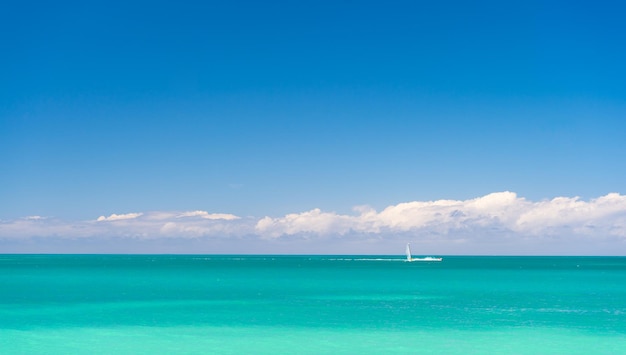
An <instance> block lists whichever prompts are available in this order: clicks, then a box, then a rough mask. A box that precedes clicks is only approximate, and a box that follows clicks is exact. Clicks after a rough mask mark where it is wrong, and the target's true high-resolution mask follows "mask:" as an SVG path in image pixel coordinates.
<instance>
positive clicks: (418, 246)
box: [0, 0, 626, 255]
mask: <svg viewBox="0 0 626 355" xmlns="http://www.w3.org/2000/svg"><path fill="white" fill-rule="evenodd" d="M625 10H626V5H624V4H622V3H619V2H614V1H595V2H575V3H572V2H568V1H525V2H521V3H502V2H497V1H476V2H464V1H453V0H450V1H447V0H444V1H438V2H422V1H391V2H385V3H381V2H373V1H359V2H352V1H312V2H308V1H300V2H288V1H268V2H248V1H229V2H214V1H187V2H168V1H150V2H148V1H106V2H102V1H95V2H88V3H85V2H80V1H60V2H54V3H45V2H37V1H35V2H31V1H23V2H10V3H9V4H6V5H5V6H4V10H3V11H2V14H0V33H1V34H0V37H1V38H2V43H3V44H4V46H3V48H4V50H3V55H2V56H0V77H2V83H3V85H0V162H1V163H2V165H1V166H2V167H1V168H0V253H12V252H20V253H23V252H24V253H29V252H33V253H40V252H41V253H64V252H68V253H74V252H77V253H100V252H102V253H109V252H111V253H194V252H199V253H235V254H236V253H280V254H284V253H287V254H288V253H305V254H307V253H311V254H316V253H322V254H345V253H349V254H377V253H379V254H402V252H403V250H404V244H405V243H407V242H411V243H412V245H413V246H414V249H415V250H414V252H415V254H418V255H419V254H424V253H426V254H430V253H434V254H444V255H445V254H505V255H626V195H625V194H626V163H625V158H624V157H625V156H626V139H624V136H625V134H626V119H625V118H626V101H625V99H624V98H626V66H624V63H626V46H624V45H623V43H624V42H625V38H624V37H625V34H626V22H625V21H623V14H624V12H625Z"/></svg>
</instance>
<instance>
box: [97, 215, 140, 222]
mask: <svg viewBox="0 0 626 355" xmlns="http://www.w3.org/2000/svg"><path fill="white" fill-rule="evenodd" d="M142 215H143V213H126V214H112V215H110V216H109V217H105V216H100V217H98V219H97V221H98V222H105V221H106V222H108V221H120V220H124V219H134V218H137V217H140V216H142Z"/></svg>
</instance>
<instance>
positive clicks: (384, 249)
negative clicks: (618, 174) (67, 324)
mask: <svg viewBox="0 0 626 355" xmlns="http://www.w3.org/2000/svg"><path fill="white" fill-rule="evenodd" d="M406 242H411V243H413V244H414V245H415V246H416V248H415V249H417V250H421V251H423V252H425V253H437V254H442V255H446V254H461V255H462V254H487V255H489V254H503V255H516V254H518V255H547V254H549V255H572V254H574V255H624V254H625V253H626V196H623V195H620V194H619V193H610V194H607V195H605V196H601V197H598V198H593V199H590V200H588V201H584V200H582V199H580V198H578V197H556V198H553V199H550V200H542V201H529V200H527V199H525V198H523V197H519V196H517V194H515V193H513V192H509V191H505V192H496V193H491V194H488V195H485V196H482V197H478V198H474V199H468V200H436V201H423V202H422V201H412V202H404V203H399V204H396V205H391V206H388V207H387V208H385V209H383V210H382V211H376V210H375V209H373V208H371V207H368V206H358V207H355V208H354V213H353V214H338V213H335V212H332V211H322V210H320V209H317V208H315V209H312V210H310V211H304V212H296V213H290V214H287V215H285V216H282V217H270V216H265V217H262V218H259V217H241V216H236V215H233V214H228V213H209V212H207V211H183V212H171V211H148V212H132V213H120V214H111V215H109V216H99V217H97V218H94V219H93V220H86V221H64V220H59V219H56V218H51V217H42V216H29V217H24V218H20V219H16V220H0V246H2V247H3V249H4V252H9V253H10V252H33V253H39V252H44V253H45V252H92V253H100V252H103V253H107V252H115V253H124V252H132V253H136V252H145V253H170V252H173V253H179V252H180V253H277V254H282V253H305V254H307V253H309V254H316V253H321V254H401V253H402V250H403V246H404V243H406ZM418 253H419V251H418Z"/></svg>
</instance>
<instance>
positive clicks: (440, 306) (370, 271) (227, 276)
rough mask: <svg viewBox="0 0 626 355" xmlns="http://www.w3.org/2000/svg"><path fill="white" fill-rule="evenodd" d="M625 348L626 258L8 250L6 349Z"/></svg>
mask: <svg viewBox="0 0 626 355" xmlns="http://www.w3.org/2000/svg"><path fill="white" fill-rule="evenodd" d="M147 353H150V354H171V353H185V354H241V353H245V354H320V353H327V354H331V353H332V354H626V257H462V256H449V257H444V259H443V262H439V263H426V262H413V263H407V262H404V261H403V258H402V257H401V256H398V257H393V256H380V257H373V256H244V255H241V256H233V255H230V256H223V255H219V256H218V255H0V354H147Z"/></svg>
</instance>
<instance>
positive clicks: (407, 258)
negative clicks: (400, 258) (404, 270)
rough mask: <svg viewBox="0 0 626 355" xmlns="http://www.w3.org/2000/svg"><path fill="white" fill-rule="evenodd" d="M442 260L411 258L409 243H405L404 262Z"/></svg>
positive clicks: (436, 259) (435, 259) (440, 259)
mask: <svg viewBox="0 0 626 355" xmlns="http://www.w3.org/2000/svg"><path fill="white" fill-rule="evenodd" d="M442 260H443V258H434V257H432V256H427V257H425V258H413V257H412V256H411V243H406V261H442Z"/></svg>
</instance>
